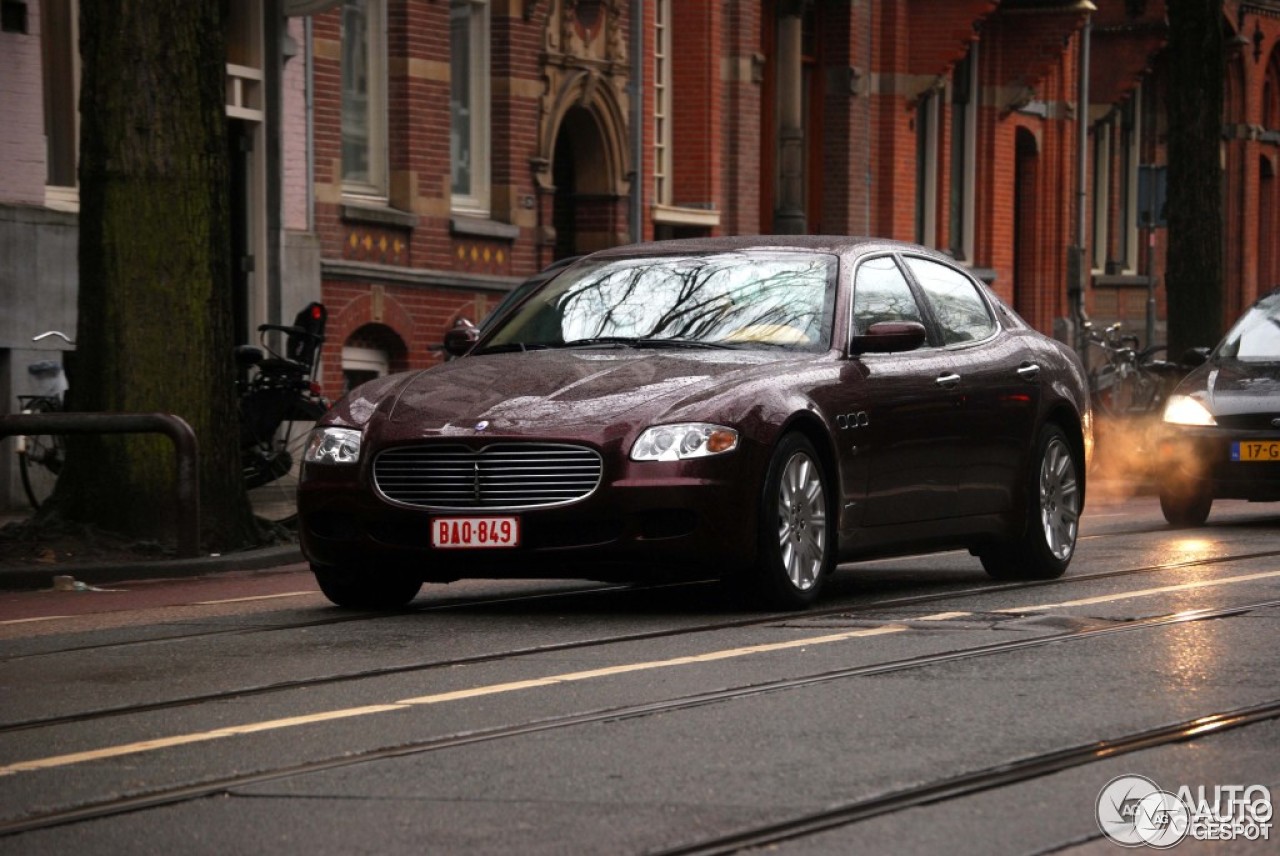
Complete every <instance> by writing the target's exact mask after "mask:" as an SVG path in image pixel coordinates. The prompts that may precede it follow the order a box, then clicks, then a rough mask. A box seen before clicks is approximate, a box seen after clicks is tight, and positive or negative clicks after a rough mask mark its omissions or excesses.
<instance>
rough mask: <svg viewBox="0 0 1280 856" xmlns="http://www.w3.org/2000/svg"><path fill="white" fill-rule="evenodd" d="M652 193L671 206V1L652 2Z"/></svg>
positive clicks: (660, 201) (659, 0)
mask: <svg viewBox="0 0 1280 856" xmlns="http://www.w3.org/2000/svg"><path fill="white" fill-rule="evenodd" d="M653 195H654V200H655V201H656V202H657V203H658V204H659V205H671V204H672V203H671V199H672V196H671V0H658V2H657V3H656V4H655V5H654V27H653Z"/></svg>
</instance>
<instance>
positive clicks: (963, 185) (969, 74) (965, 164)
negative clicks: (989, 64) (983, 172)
mask: <svg viewBox="0 0 1280 856" xmlns="http://www.w3.org/2000/svg"><path fill="white" fill-rule="evenodd" d="M977 137H978V44H977V42H974V44H973V45H972V46H970V48H969V53H968V54H967V55H966V56H965V58H964V60H962V61H961V62H960V64H959V65H957V66H956V68H955V72H954V73H953V74H952V76H951V199H950V207H949V210H948V214H949V220H950V227H951V228H950V237H949V241H948V248H949V249H950V251H951V255H952V256H953V257H955V258H956V259H959V260H960V261H966V262H971V261H972V260H973V258H974V254H973V217H974V185H975V184H976V183H977V181H976V176H977V162H976V156H975V152H976V151H977Z"/></svg>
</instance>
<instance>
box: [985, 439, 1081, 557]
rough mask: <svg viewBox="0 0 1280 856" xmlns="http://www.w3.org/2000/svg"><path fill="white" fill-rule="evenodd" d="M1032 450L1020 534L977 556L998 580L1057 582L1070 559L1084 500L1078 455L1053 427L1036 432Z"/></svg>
mask: <svg viewBox="0 0 1280 856" xmlns="http://www.w3.org/2000/svg"><path fill="white" fill-rule="evenodd" d="M1035 448H1036V454H1035V456H1034V457H1033V458H1032V459H1031V466H1030V467H1029V472H1028V473H1027V494H1026V495H1027V498H1028V503H1027V506H1028V507H1027V517H1026V523H1025V525H1024V526H1023V527H1022V530H1023V531H1022V532H1021V534H1020V535H1019V536H1017V537H1016V538H1013V539H1011V540H1009V541H1007V542H1005V543H1002V544H995V545H991V546H988V547H986V548H984V549H982V550H981V551H980V552H979V553H978V556H979V558H980V559H981V560H982V567H983V569H984V570H986V572H987V573H988V574H989V575H990V576H992V577H993V578H995V579H998V580H1052V579H1056V578H1057V577H1060V576H1062V575H1063V574H1064V573H1065V572H1066V570H1067V566H1068V565H1069V564H1071V557H1072V556H1073V555H1075V549H1076V538H1077V536H1078V535H1079V531H1080V512H1081V509H1082V508H1083V501H1084V493H1083V490H1082V488H1081V484H1080V476H1081V474H1082V473H1083V472H1084V469H1083V465H1082V464H1081V461H1080V459H1079V453H1078V452H1077V451H1076V449H1075V447H1074V446H1072V444H1071V443H1070V441H1069V440H1068V439H1067V435H1066V434H1065V433H1064V432H1063V430H1062V429H1061V428H1059V427H1058V426H1057V425H1046V426H1044V427H1043V428H1042V429H1041V430H1040V436H1039V438H1038V439H1037V440H1036V447H1035Z"/></svg>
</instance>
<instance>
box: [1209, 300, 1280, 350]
mask: <svg viewBox="0 0 1280 856" xmlns="http://www.w3.org/2000/svg"><path fill="white" fill-rule="evenodd" d="M1217 356H1218V357H1226V358H1234V359H1238V360H1253V361H1257V362H1274V361H1280V291H1278V292H1275V293H1273V294H1271V295H1269V296H1267V297H1264V298H1263V299H1262V300H1259V301H1258V302H1257V303H1255V304H1254V305H1253V307H1252V308H1251V309H1250V310H1249V311H1248V312H1246V313H1245V314H1244V315H1243V316H1242V317H1241V318H1240V320H1239V321H1237V322H1236V324H1235V326H1234V327H1232V328H1231V331H1230V332H1228V333H1227V335H1226V338H1224V339H1223V340H1222V344H1221V345H1219V346H1218V352H1217Z"/></svg>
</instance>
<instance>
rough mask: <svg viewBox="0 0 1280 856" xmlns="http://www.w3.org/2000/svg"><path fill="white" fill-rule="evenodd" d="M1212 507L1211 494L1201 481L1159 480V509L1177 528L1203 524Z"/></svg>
mask: <svg viewBox="0 0 1280 856" xmlns="http://www.w3.org/2000/svg"><path fill="white" fill-rule="evenodd" d="M1212 507H1213V494H1212V493H1210V492H1209V489H1208V487H1207V486H1206V485H1205V484H1204V483H1203V482H1196V483H1191V482H1185V481H1180V482H1174V481H1163V480H1162V481H1161V482H1160V511H1161V512H1163V513H1164V519H1165V520H1167V521H1169V523H1170V524H1171V525H1173V526H1177V527H1179V528H1184V527H1192V526H1203V525H1204V522H1205V521H1206V520H1208V519H1209V509H1210V508H1212Z"/></svg>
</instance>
